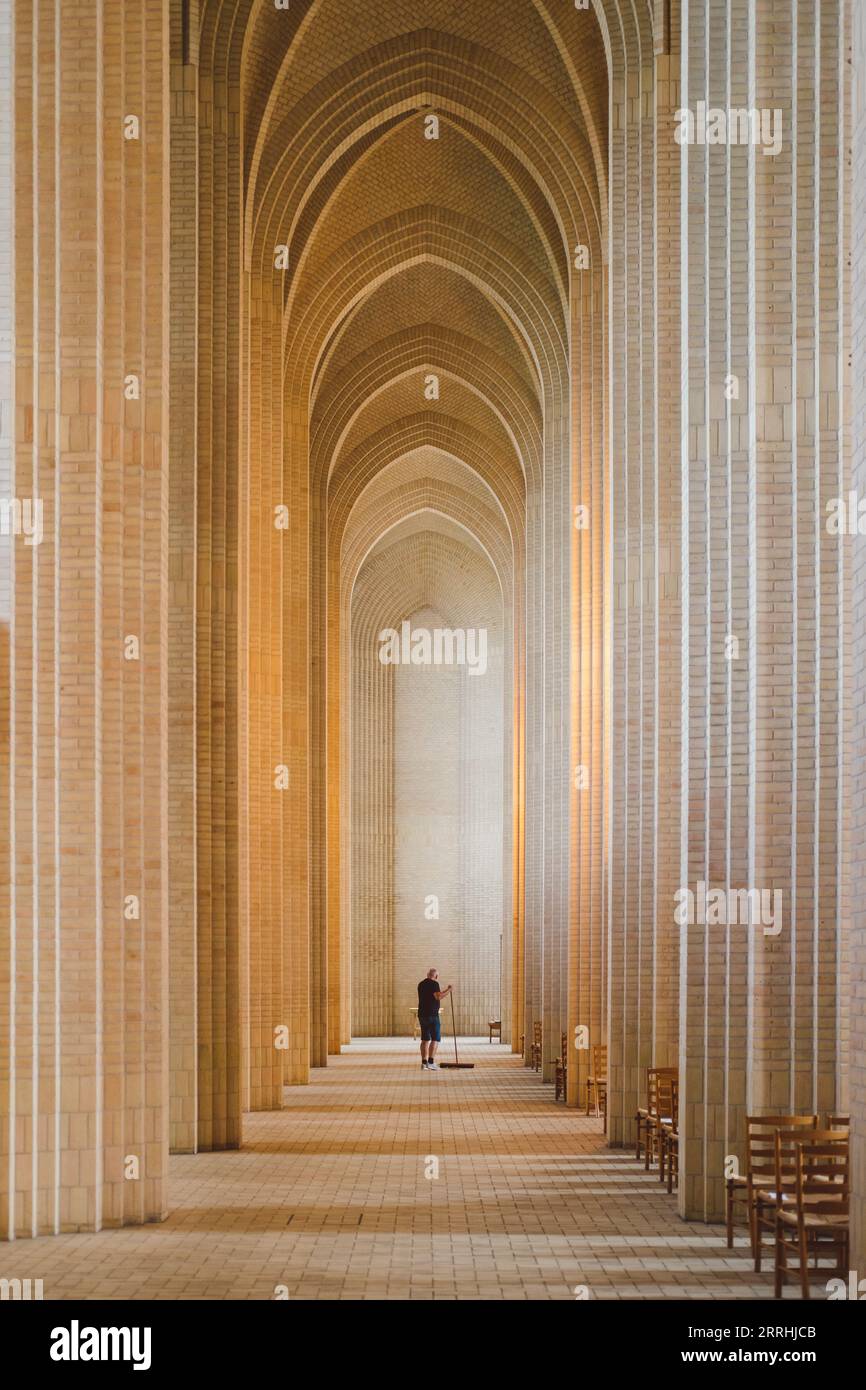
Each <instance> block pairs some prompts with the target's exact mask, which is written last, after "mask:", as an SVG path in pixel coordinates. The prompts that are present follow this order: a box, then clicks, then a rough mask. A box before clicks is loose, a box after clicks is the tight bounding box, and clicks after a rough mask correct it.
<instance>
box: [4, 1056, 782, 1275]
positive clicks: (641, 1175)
mask: <svg viewBox="0 0 866 1390" xmlns="http://www.w3.org/2000/svg"><path fill="white" fill-rule="evenodd" d="M465 1052H466V1059H467V1060H474V1061H475V1062H476V1069H475V1070H474V1071H464V1072H447V1071H440V1072H436V1073H429V1074H428V1073H425V1072H422V1070H421V1068H420V1065H419V1060H420V1059H419V1058H418V1052H417V1046H416V1047H415V1048H414V1051H413V1050H412V1044H410V1043H409V1041H408V1040H402V1039H366V1040H364V1041H362V1042H358V1043H354V1044H353V1045H352V1046H351V1048H349V1049H347V1050H346V1051H345V1052H344V1054H343V1056H342V1057H339V1058H332V1059H331V1062H330V1065H329V1066H328V1067H327V1068H325V1069H320V1070H317V1071H316V1072H314V1075H313V1084H312V1085H310V1086H308V1087H303V1088H293V1089H290V1090H288V1091H287V1092H286V1100H287V1108H286V1109H285V1110H284V1111H282V1112H280V1113H269V1114H258V1115H250V1116H247V1117H246V1119H245V1136H246V1146H245V1148H244V1149H243V1150H242V1151H241V1152H236V1153H219V1154H201V1155H198V1156H194V1157H193V1156H175V1157H173V1158H172V1159H171V1194H172V1203H173V1210H172V1213H171V1215H170V1217H169V1218H168V1220H167V1221H165V1222H163V1223H162V1224H160V1225H152V1226H145V1227H141V1226H139V1227H128V1228H126V1229H124V1230H114V1231H106V1232H103V1233H102V1234H100V1235H98V1236H93V1235H80V1236H78V1235H70V1236H61V1237H59V1238H54V1239H52V1238H50V1237H43V1238H41V1239H39V1240H37V1241H18V1242H16V1243H15V1244H14V1245H13V1246H9V1245H6V1246H5V1247H4V1250H3V1258H2V1262H0V1264H2V1268H0V1276H2V1275H5V1276H7V1277H13V1276H17V1277H20V1278H26V1277H32V1278H42V1279H43V1281H44V1293H45V1297H46V1298H64V1297H76V1298H111V1297H122V1298H141V1299H146V1298H217V1299H224V1298H252V1299H268V1298H274V1297H275V1290H276V1289H277V1287H278V1286H283V1287H284V1288H285V1290H286V1291H287V1292H288V1295H289V1297H290V1298H291V1299H340V1298H350V1299H351V1298H354V1299H359V1298H369V1299H376V1298H393V1299H398V1298H413V1299H415V1298H417V1299H430V1298H431V1297H435V1298H437V1299H438V1298H442V1299H453V1298H460V1299H466V1298H470V1299H471V1298H491V1299H501V1298H511V1299H569V1300H573V1299H574V1298H575V1289H576V1288H579V1287H580V1286H585V1287H586V1288H587V1289H588V1292H589V1296H590V1297H591V1298H636V1297H637V1298H640V1297H643V1298H647V1297H648V1298H665V1297H688V1298H708V1297H710V1298H731V1297H737V1298H766V1297H768V1295H770V1293H771V1285H772V1277H771V1273H770V1274H769V1275H764V1276H762V1277H760V1278H758V1277H756V1276H755V1275H753V1274H752V1272H751V1264H750V1261H749V1259H748V1252H747V1250H746V1248H745V1244H746V1243H745V1241H744V1240H743V1239H742V1238H741V1239H740V1240H738V1242H737V1246H736V1248H735V1249H734V1250H733V1251H728V1250H727V1249H726V1248H725V1243H724V1235H723V1232H722V1229H721V1227H708V1226H704V1225H699V1224H691V1223H690V1224H685V1223H683V1222H681V1221H680V1220H679V1219H678V1218H677V1216H676V1214H675V1210H674V1201H673V1199H672V1198H669V1197H668V1196H667V1193H666V1192H665V1191H664V1190H663V1189H661V1187H660V1184H659V1182H658V1179H657V1177H656V1176H655V1175H654V1174H649V1175H647V1174H646V1173H645V1172H644V1170H643V1167H642V1166H639V1165H637V1164H635V1162H634V1158H633V1156H630V1155H628V1154H624V1153H615V1152H612V1151H610V1150H607V1149H605V1148H604V1146H603V1143H602V1136H601V1132H600V1130H601V1125H600V1123H599V1121H597V1120H594V1119H589V1120H588V1119H585V1118H584V1117H582V1116H580V1115H578V1114H577V1113H576V1112H575V1111H574V1110H567V1109H566V1108H565V1106H563V1105H554V1103H553V1088H552V1086H545V1085H542V1083H541V1081H540V1080H539V1078H538V1077H537V1076H536V1075H535V1074H534V1073H532V1072H529V1071H527V1070H526V1069H525V1068H524V1067H523V1065H522V1063H521V1061H520V1060H519V1059H518V1058H515V1057H513V1056H511V1054H510V1053H509V1052H507V1051H506V1049H505V1048H503V1047H499V1046H497V1045H495V1044H494V1045H493V1046H492V1047H491V1046H490V1045H489V1044H488V1043H487V1041H486V1039H485V1040H478V1039H476V1040H473V1041H472V1042H467V1044H466V1047H465ZM442 1055H443V1056H444V1055H445V1053H444V1045H443V1054H442ZM437 1172H438V1176H437V1175H436V1174H437ZM427 1174H430V1176H427ZM770 1269H772V1266H771V1265H770ZM791 1293H793V1291H791Z"/></svg>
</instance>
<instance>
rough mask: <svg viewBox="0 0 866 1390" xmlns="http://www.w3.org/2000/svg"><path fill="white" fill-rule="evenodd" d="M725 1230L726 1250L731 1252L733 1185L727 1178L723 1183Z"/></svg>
mask: <svg viewBox="0 0 866 1390" xmlns="http://www.w3.org/2000/svg"><path fill="white" fill-rule="evenodd" d="M725 1228H726V1230H727V1235H728V1249H729V1250H732V1249H733V1245H734V1183H733V1179H732V1178H728V1181H727V1182H726V1183H725Z"/></svg>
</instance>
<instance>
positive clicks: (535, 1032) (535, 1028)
mask: <svg viewBox="0 0 866 1390" xmlns="http://www.w3.org/2000/svg"><path fill="white" fill-rule="evenodd" d="M532 1041H533V1042H537V1043H540V1042H541V1023H540V1022H536V1023H533V1025H532Z"/></svg>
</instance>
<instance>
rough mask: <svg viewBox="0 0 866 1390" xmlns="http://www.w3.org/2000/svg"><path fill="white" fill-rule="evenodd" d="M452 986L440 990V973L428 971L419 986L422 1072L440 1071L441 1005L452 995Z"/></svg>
mask: <svg viewBox="0 0 866 1390" xmlns="http://www.w3.org/2000/svg"><path fill="white" fill-rule="evenodd" d="M451 990H452V986H451V985H448V987H447V988H446V989H440V988H439V971H438V970H428V971H427V978H426V979H424V980H422V981H421V983H420V984H419V986H418V1022H419V1023H420V1025H421V1070H422V1071H438V1070H439V1068H438V1067H437V1065H436V1061H435V1058H436V1049H437V1047H438V1046H439V1043H440V1042H441V1041H442V1029H441V1027H440V1024H439V1005H440V1003H441V1001H442V1000H443V999H444V998H445V996H446V994H450V993H451Z"/></svg>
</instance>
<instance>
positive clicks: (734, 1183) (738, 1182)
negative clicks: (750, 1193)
mask: <svg viewBox="0 0 866 1390" xmlns="http://www.w3.org/2000/svg"><path fill="white" fill-rule="evenodd" d="M727 1183H728V1187H729V1188H730V1189H731V1190H732V1191H733V1189H734V1188H735V1187H748V1186H749V1179H748V1178H740V1177H736V1178H728V1179H727Z"/></svg>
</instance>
